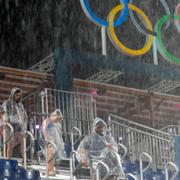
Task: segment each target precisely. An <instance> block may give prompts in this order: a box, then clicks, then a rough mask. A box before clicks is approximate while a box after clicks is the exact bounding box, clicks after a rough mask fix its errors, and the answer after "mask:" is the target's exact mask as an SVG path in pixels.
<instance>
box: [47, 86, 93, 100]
mask: <svg viewBox="0 0 180 180" xmlns="http://www.w3.org/2000/svg"><path fill="white" fill-rule="evenodd" d="M45 91H59V92H62V93H67V92H68V93H70V94H73V95H82V96H88V97H90V98H91V97H92V95H90V94H88V93H80V92H69V91H63V90H57V89H51V88H45Z"/></svg>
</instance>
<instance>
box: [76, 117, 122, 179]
mask: <svg viewBox="0 0 180 180" xmlns="http://www.w3.org/2000/svg"><path fill="white" fill-rule="evenodd" d="M78 152H79V154H80V157H81V163H82V165H83V166H84V167H88V166H89V167H90V169H91V175H92V178H93V179H95V177H96V174H95V173H96V164H97V163H98V161H102V162H104V163H105V164H106V165H107V166H108V167H109V170H110V172H109V174H108V175H107V177H106V179H108V180H110V179H111V177H112V178H114V176H116V177H118V178H119V177H120V179H124V177H125V175H124V172H123V169H122V165H121V161H120V157H119V155H118V154H117V152H118V145H117V143H116V142H115V140H114V138H113V137H112V136H111V135H109V134H108V133H107V125H106V123H105V122H104V121H103V120H102V119H100V118H96V119H95V120H94V124H93V132H92V134H90V135H88V136H86V137H85V138H84V139H83V140H82V142H81V143H80V145H79V147H78ZM105 174H106V170H105V169H104V168H100V175H101V177H103V178H105V177H104V175H105Z"/></svg>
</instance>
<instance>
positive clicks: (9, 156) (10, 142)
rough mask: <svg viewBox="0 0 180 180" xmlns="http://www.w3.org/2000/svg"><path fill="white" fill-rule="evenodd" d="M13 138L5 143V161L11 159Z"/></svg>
mask: <svg viewBox="0 0 180 180" xmlns="http://www.w3.org/2000/svg"><path fill="white" fill-rule="evenodd" d="M13 143H14V142H13V137H12V138H11V139H10V140H9V141H8V143H7V159H11V158H12V154H13Z"/></svg>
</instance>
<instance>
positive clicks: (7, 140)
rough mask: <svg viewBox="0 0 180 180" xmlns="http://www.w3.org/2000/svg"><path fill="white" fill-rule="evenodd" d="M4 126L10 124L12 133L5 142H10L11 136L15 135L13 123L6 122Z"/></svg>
mask: <svg viewBox="0 0 180 180" xmlns="http://www.w3.org/2000/svg"><path fill="white" fill-rule="evenodd" d="M4 126H8V127H9V128H10V130H11V134H10V135H9V137H8V138H7V139H6V140H5V143H6V144H7V142H8V141H9V140H10V139H11V137H12V136H13V133H14V129H13V127H12V125H11V124H9V123H5V124H4Z"/></svg>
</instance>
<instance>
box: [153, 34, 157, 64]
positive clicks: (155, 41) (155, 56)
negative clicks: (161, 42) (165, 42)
mask: <svg viewBox="0 0 180 180" xmlns="http://www.w3.org/2000/svg"><path fill="white" fill-rule="evenodd" d="M153 62H154V65H158V57H157V38H156V37H155V36H154V41H153Z"/></svg>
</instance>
